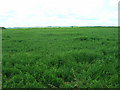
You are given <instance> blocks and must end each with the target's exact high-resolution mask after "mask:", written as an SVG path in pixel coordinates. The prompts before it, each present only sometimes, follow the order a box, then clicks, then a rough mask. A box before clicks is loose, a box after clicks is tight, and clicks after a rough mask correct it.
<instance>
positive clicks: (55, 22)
mask: <svg viewBox="0 0 120 90" xmlns="http://www.w3.org/2000/svg"><path fill="white" fill-rule="evenodd" d="M6 2H7V3H6ZM1 3H2V4H1V5H0V25H2V26H5V27H26V26H27V27H31V26H71V25H78V26H88V25H92V26H95V25H97V26H98V25H117V18H118V9H117V8H118V7H117V5H118V0H2V1H1Z"/></svg>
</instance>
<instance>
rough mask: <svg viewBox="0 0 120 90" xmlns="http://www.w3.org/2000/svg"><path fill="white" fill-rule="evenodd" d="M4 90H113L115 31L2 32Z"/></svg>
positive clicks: (115, 86) (86, 28) (45, 29)
mask: <svg viewBox="0 0 120 90" xmlns="http://www.w3.org/2000/svg"><path fill="white" fill-rule="evenodd" d="M2 33H3V37H2V44H3V54H2V56H3V61H2V65H3V66H2V69H3V70H2V73H3V76H2V78H3V82H2V83H3V88H117V87H119V84H118V63H117V62H118V55H117V54H118V44H117V42H118V28H112V27H73V28H72V27H66V28H65V27H63V28H62V27H61V28H22V29H5V30H3V32H2Z"/></svg>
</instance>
